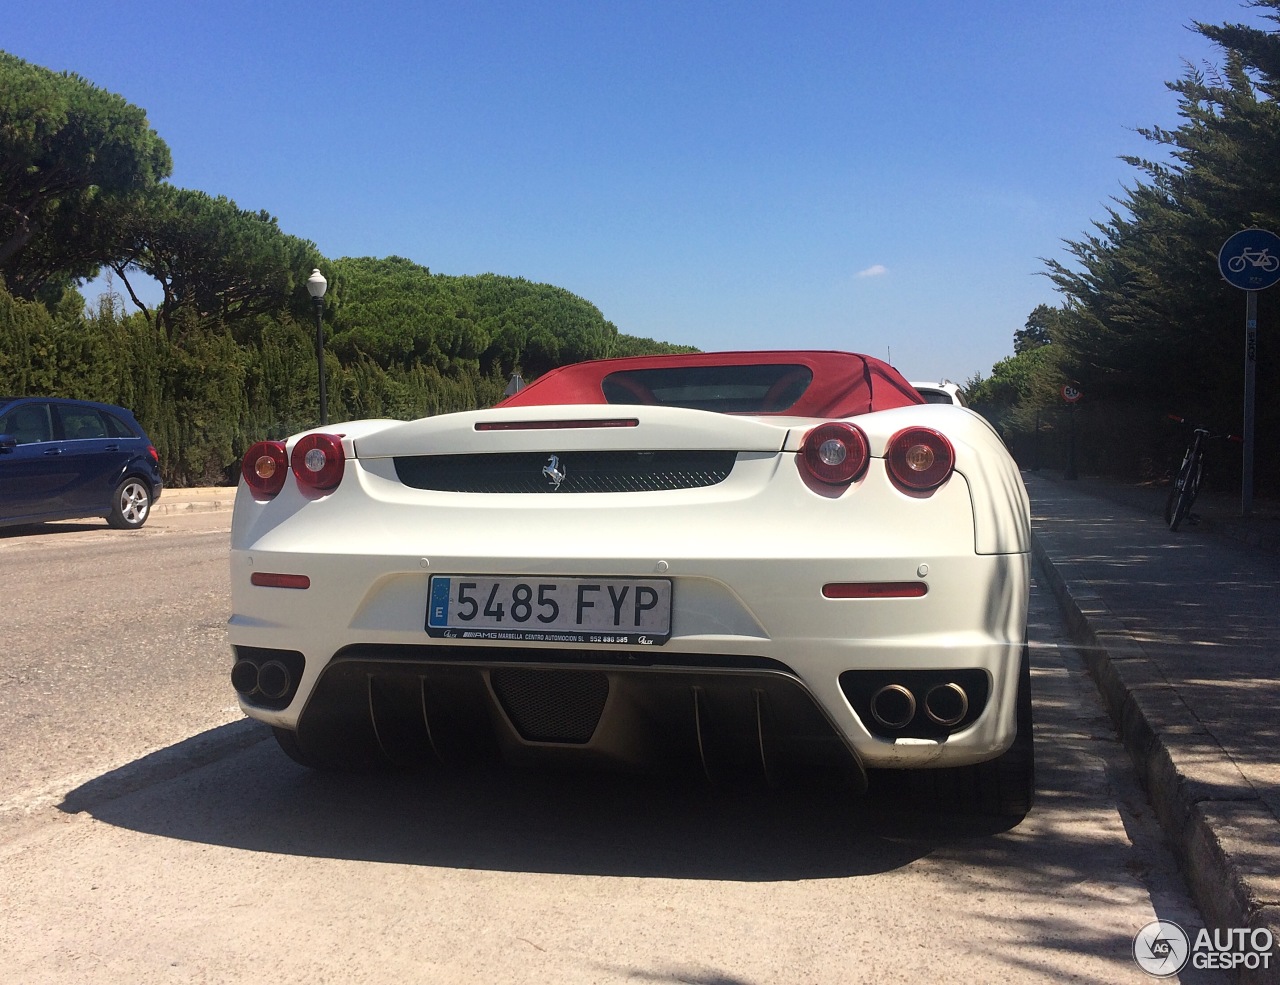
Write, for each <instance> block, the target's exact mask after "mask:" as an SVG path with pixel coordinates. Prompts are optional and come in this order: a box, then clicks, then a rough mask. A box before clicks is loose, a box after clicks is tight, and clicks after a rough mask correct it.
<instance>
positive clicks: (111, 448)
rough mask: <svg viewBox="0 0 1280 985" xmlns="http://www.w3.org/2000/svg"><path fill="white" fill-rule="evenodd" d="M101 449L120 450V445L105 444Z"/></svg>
mask: <svg viewBox="0 0 1280 985" xmlns="http://www.w3.org/2000/svg"><path fill="white" fill-rule="evenodd" d="M103 450H104V451H119V450H120V446H119V445H107V446H106V447H105V448H104V449H103Z"/></svg>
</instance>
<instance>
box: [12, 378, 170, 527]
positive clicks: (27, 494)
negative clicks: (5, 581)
mask: <svg viewBox="0 0 1280 985" xmlns="http://www.w3.org/2000/svg"><path fill="white" fill-rule="evenodd" d="M158 459H159V456H158V455H157V454H156V450H155V447H154V446H153V445H152V444H151V441H150V439H149V438H148V437H147V434H146V432H145V431H143V430H142V427H141V425H139V424H138V422H137V421H136V420H134V417H133V414H131V413H130V412H129V411H127V410H125V409H124V408H123V407H113V406H111V405H110V404H98V403H93V402H92V401H88V400H64V399H60V398H56V397H0V526H8V525H11V524H15V523H40V522H42V521H44V520H71V519H77V518H79V517H87V516H102V517H106V519H107V523H109V524H111V526H113V527H116V528H117V529H120V530H136V529H138V528H139V527H141V526H142V525H143V524H144V523H146V522H147V516H148V515H149V514H150V513H151V504H152V503H154V502H155V501H156V499H158V498H159V496H160V491H161V489H163V488H164V483H163V482H162V481H161V479H160V469H159V465H158Z"/></svg>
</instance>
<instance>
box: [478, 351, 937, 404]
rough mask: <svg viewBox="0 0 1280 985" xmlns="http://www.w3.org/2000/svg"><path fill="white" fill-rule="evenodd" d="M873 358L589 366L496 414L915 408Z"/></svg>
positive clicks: (795, 355) (700, 355) (897, 377)
mask: <svg viewBox="0 0 1280 985" xmlns="http://www.w3.org/2000/svg"><path fill="white" fill-rule="evenodd" d="M923 402H924V399H923V398H922V397H921V396H920V395H919V394H918V393H916V391H915V390H914V389H913V388H912V386H911V384H910V383H908V382H907V381H906V380H905V379H904V378H903V377H902V376H901V374H899V373H898V371H897V370H896V369H894V368H893V367H892V366H890V365H889V364H888V363H886V362H883V361H881V360H879V359H876V358H875V357H873V356H863V355H858V354H857V353H852V352H822V351H812V350H799V351H778V352H696V353H687V354H683V353H682V354H680V355H668V356H630V357H627V358H624V359H596V360H593V361H591V362H584V363H574V364H572V365H570V366H561V367H560V368H558V369H553V370H551V371H550V372H548V373H544V374H543V375H542V376H540V377H538V379H536V380H534V381H533V382H532V383H530V384H529V385H528V386H526V387H525V388H524V389H522V390H520V391H519V392H518V393H516V394H515V395H513V396H510V397H508V398H507V399H505V400H503V401H502V402H501V403H500V404H499V405H498V406H499V407H531V406H547V405H551V404H658V405H664V406H669V407H693V408H696V409H700V410H712V411H719V412H721V413H730V414H785V415H787V416H795V417H821V418H827V419H834V418H841V417H854V416H856V415H858V414H867V413H870V412H871V411H876V410H889V409H890V408H893V407H906V406H909V405H911V404H919V403H923Z"/></svg>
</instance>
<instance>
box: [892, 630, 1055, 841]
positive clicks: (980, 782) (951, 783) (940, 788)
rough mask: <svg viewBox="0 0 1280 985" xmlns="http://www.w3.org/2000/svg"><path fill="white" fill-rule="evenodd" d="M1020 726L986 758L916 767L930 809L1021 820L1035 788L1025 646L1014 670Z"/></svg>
mask: <svg viewBox="0 0 1280 985" xmlns="http://www.w3.org/2000/svg"><path fill="white" fill-rule="evenodd" d="M1017 723H1018V731H1017V734H1016V735H1015V737H1014V740H1013V745H1011V746H1010V747H1009V748H1008V749H1007V750H1005V751H1004V752H1003V753H1001V754H1000V755H999V756H997V757H996V758H995V759H991V760H988V761H987V762H985V763H975V764H974V765H972V766H958V767H953V768H951V769H939V770H918V771H916V777H915V778H916V779H917V780H918V781H919V783H920V788H919V789H920V791H921V793H922V795H923V797H922V799H923V800H924V801H925V804H926V806H928V807H929V808H930V809H936V810H938V811H942V812H956V811H959V812H965V813H972V814H982V815H987V816H991V817H1001V818H1013V819H1017V820H1021V819H1022V818H1024V817H1026V815H1027V814H1028V813H1029V812H1030V811H1031V806H1032V804H1033V803H1034V801H1035V792H1036V755H1035V740H1034V736H1033V734H1032V732H1033V728H1032V714H1031V660H1030V658H1029V656H1028V648H1027V647H1025V646H1024V647H1023V650H1022V664H1021V667H1020V668H1019V671H1018V696H1017Z"/></svg>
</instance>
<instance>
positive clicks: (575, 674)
mask: <svg viewBox="0 0 1280 985" xmlns="http://www.w3.org/2000/svg"><path fill="white" fill-rule="evenodd" d="M489 681H490V683H491V684H492V685H493V693H494V694H496V695H497V696H498V700H499V701H500V702H501V703H502V709H503V711H505V712H506V713H507V716H508V717H509V718H510V719H511V724H513V725H514V726H515V727H516V731H517V732H519V733H520V737H521V738H523V739H525V740H526V741H528V742H573V743H584V742H590V741H591V736H592V735H593V734H594V733H595V730H596V725H597V724H599V722H600V715H601V714H602V713H603V712H604V703H605V699H607V698H608V697H609V678H608V676H607V675H605V674H604V673H602V672H600V671H590V670H525V669H524V668H522V667H508V668H501V669H497V670H494V671H492V672H491V673H490V675H489Z"/></svg>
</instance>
